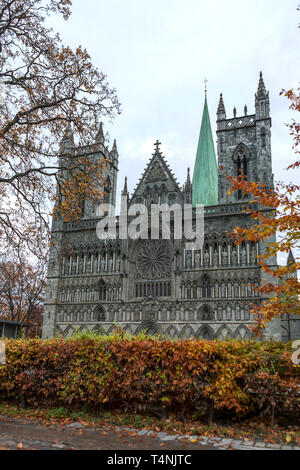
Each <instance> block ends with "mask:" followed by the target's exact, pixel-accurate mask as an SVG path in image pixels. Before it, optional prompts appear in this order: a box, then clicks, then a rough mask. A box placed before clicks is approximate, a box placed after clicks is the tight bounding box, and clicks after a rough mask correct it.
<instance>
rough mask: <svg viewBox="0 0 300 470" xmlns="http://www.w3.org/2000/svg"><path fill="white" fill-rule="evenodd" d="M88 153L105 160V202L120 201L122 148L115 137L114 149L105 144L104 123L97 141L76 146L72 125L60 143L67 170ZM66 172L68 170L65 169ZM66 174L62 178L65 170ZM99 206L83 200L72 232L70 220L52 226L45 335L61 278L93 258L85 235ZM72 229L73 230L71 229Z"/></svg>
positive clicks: (53, 323) (50, 326) (54, 311)
mask: <svg viewBox="0 0 300 470" xmlns="http://www.w3.org/2000/svg"><path fill="white" fill-rule="evenodd" d="M70 157H72V158H76V157H81V158H82V157H88V158H89V159H91V160H94V161H95V160H98V161H103V160H105V167H104V170H103V181H101V182H99V186H98V187H99V189H100V190H101V191H102V192H103V202H105V203H110V204H112V205H114V206H115V203H116V187H117V174H118V159H119V155H118V150H117V145H116V140H114V143H113V146H112V149H111V150H109V149H108V148H107V147H106V146H105V137H104V132H103V125H102V123H100V126H99V130H98V132H97V135H96V138H95V143H94V144H91V145H87V146H84V147H76V146H75V144H74V139H73V134H72V130H71V129H70V128H69V129H68V130H67V132H66V134H65V135H64V136H63V138H62V140H61V143H60V154H59V156H58V159H59V165H60V167H63V168H66V170H65V172H67V171H68V170H67V168H68V165H69V163H68V161H69V158H70ZM65 172H64V173H65ZM64 173H63V174H62V178H64V177H65V174H64ZM96 211H97V207H96V206H95V205H94V204H92V203H91V202H90V201H88V200H85V201H83V216H82V220H81V222H80V223H79V224H77V229H78V230H77V232H76V235H75V236H72V232H71V233H70V232H69V231H70V229H71V227H72V225H73V224H72V223H66V222H64V221H63V220H61V219H55V218H53V219H52V227H51V239H52V243H51V248H50V250H49V259H48V276H47V286H46V294H45V312H44V317H43V336H46V337H48V336H53V334H54V331H55V328H56V322H57V315H58V305H59V303H60V301H61V278H62V277H63V276H64V275H70V276H71V275H74V274H75V273H76V272H79V271H80V270H82V271H83V270H85V269H86V266H84V265H85V264H87V263H88V262H89V260H88V258H86V257H85V256H84V252H86V250H87V249H88V246H87V244H86V240H85V239H84V228H85V226H86V227H88V226H90V224H91V223H92V222H89V221H92V220H95V218H96V217H97V215H96ZM68 232H69V233H68ZM74 242H75V243H76V242H77V243H79V244H81V250H80V256H79V253H78V254H76V255H74V254H71V255H68V256H64V252H65V247H66V246H69V247H71V248H72V247H73V246H74Z"/></svg>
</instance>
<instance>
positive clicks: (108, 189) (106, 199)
mask: <svg viewBox="0 0 300 470" xmlns="http://www.w3.org/2000/svg"><path fill="white" fill-rule="evenodd" d="M110 193H111V181H110V177H109V176H107V178H106V181H105V185H104V200H103V202H104V203H108V202H109V199H110Z"/></svg>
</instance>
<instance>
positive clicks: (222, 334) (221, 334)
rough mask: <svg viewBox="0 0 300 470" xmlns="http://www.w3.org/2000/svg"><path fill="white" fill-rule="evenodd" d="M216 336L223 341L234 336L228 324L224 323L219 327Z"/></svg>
mask: <svg viewBox="0 0 300 470" xmlns="http://www.w3.org/2000/svg"><path fill="white" fill-rule="evenodd" d="M216 337H217V338H218V339H219V340H221V341H223V340H224V339H229V338H232V331H231V330H230V328H229V327H228V326H227V325H222V326H221V327H220V328H219V329H218V331H217V334H216Z"/></svg>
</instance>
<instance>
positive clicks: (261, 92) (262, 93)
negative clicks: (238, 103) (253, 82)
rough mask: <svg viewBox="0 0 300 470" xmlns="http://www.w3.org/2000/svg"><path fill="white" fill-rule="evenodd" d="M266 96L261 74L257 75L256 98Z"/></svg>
mask: <svg viewBox="0 0 300 470" xmlns="http://www.w3.org/2000/svg"><path fill="white" fill-rule="evenodd" d="M265 96H266V87H265V83H264V79H263V74H262V72H260V73H259V82H258V88H257V98H265Z"/></svg>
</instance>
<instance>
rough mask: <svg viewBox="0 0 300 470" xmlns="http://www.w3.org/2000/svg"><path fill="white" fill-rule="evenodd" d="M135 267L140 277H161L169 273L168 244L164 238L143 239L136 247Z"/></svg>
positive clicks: (169, 255) (167, 275)
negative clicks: (137, 247)
mask: <svg viewBox="0 0 300 470" xmlns="http://www.w3.org/2000/svg"><path fill="white" fill-rule="evenodd" d="M136 269H137V274H138V277H139V278H140V279H161V278H165V277H170V275H171V253H170V246H169V243H168V242H167V241H166V240H151V241H150V240H149V241H145V242H144V243H143V244H142V245H141V246H140V247H139V249H138V253H137V257H136Z"/></svg>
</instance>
